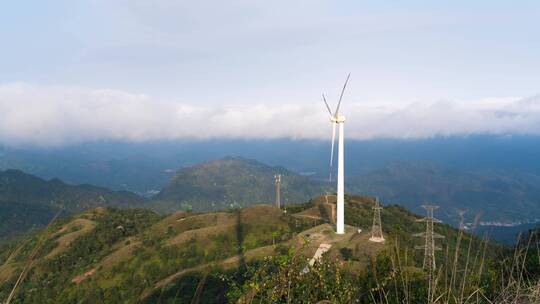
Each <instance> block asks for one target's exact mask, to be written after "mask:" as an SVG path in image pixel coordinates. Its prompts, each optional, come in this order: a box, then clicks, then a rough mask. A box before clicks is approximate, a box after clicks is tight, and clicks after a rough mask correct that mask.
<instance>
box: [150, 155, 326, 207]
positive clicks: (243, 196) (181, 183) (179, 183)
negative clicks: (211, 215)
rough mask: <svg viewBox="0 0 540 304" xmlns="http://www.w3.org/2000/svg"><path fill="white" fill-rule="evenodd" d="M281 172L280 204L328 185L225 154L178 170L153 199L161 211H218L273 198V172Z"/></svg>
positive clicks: (302, 197) (322, 191) (309, 194)
mask: <svg viewBox="0 0 540 304" xmlns="http://www.w3.org/2000/svg"><path fill="white" fill-rule="evenodd" d="M275 174H281V175H282V184H281V192H282V198H283V203H301V202H304V201H306V200H308V199H309V198H310V197H312V196H315V195H318V194H321V193H324V189H326V188H329V187H328V186H327V185H323V184H322V183H319V182H316V181H314V180H312V179H310V178H308V177H305V176H301V175H298V174H296V173H293V172H291V171H289V170H287V169H285V168H283V167H272V166H268V165H265V164H262V163H260V162H258V161H255V160H251V159H245V158H241V157H227V158H223V159H220V160H214V161H209V162H205V163H202V164H198V165H195V166H191V167H186V168H182V169H180V170H178V171H177V172H176V174H175V175H174V177H173V178H172V179H171V181H170V182H169V184H168V185H167V186H166V187H165V188H164V189H163V190H162V191H161V192H160V193H159V194H158V195H157V196H156V197H155V198H154V199H155V200H156V201H157V202H155V204H157V205H158V206H157V207H156V208H161V209H163V210H170V211H174V210H178V209H184V210H185V209H189V210H197V211H209V210H220V209H225V208H230V207H233V206H243V207H245V206H249V205H252V204H257V203H271V202H274V201H275V182H274V175H275Z"/></svg>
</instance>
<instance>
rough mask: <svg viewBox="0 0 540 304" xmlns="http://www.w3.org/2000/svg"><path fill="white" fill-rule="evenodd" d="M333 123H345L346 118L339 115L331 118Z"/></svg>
mask: <svg viewBox="0 0 540 304" xmlns="http://www.w3.org/2000/svg"><path fill="white" fill-rule="evenodd" d="M330 122H331V123H344V122H345V116H343V115H338V116H332V117H330Z"/></svg>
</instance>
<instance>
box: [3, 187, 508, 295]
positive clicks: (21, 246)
mask: <svg viewBox="0 0 540 304" xmlns="http://www.w3.org/2000/svg"><path fill="white" fill-rule="evenodd" d="M333 204H335V197H334V196H326V197H325V196H322V197H316V198H314V199H312V200H310V201H309V202H308V203H305V204H301V205H291V206H286V210H287V212H283V210H279V209H277V208H276V207H274V206H271V205H255V206H251V207H248V208H244V209H236V210H230V211H227V212H214V213H189V212H177V213H174V214H171V215H170V216H167V217H162V216H159V215H157V214H155V213H153V212H150V211H147V210H143V209H134V210H120V209H111V208H98V209H93V210H90V211H86V212H84V213H82V214H78V215H75V216H73V217H70V218H67V219H62V220H59V221H56V222H54V223H53V224H52V225H51V226H50V227H49V228H48V229H44V230H42V231H40V232H38V233H35V234H33V235H32V236H31V237H30V238H28V239H27V240H25V241H22V242H19V243H10V244H8V245H4V246H2V247H0V299H2V300H3V299H6V298H7V295H8V293H9V292H10V291H11V289H12V287H13V286H14V284H15V282H16V281H17V277H18V276H19V274H20V273H21V271H23V269H25V267H30V268H29V269H27V272H26V275H25V277H24V278H23V280H22V283H21V284H20V286H19V288H18V289H17V291H16V293H15V298H14V303H44V302H46V301H52V302H54V303H74V302H77V303H90V302H92V303H156V302H161V303H185V302H187V303H190V302H192V301H196V302H198V303H225V302H231V303H236V302H237V301H238V300H239V299H241V298H243V297H246V296H247V297H251V298H253V297H255V298H258V299H259V300H258V301H256V302H255V303H276V302H278V303H281V301H277V300H276V298H275V297H276V296H277V297H281V296H286V294H284V295H279V294H275V293H272V294H267V293H268V292H270V291H272V290H274V291H276V292H277V290H280V289H281V288H284V286H283V284H281V283H279V284H278V285H275V289H273V288H274V287H272V288H270V287H271V286H274V285H271V286H269V288H262V289H257V286H263V285H259V284H274V283H272V282H279V280H281V276H282V275H285V274H284V273H282V272H281V271H286V273H287V276H286V277H287V282H290V284H291V285H290V287H289V293H297V292H302V293H304V297H302V299H310V300H313V301H315V302H317V301H318V300H323V299H328V297H331V296H332V294H334V292H336V291H340V290H341V289H343V290H342V293H339V294H338V295H337V296H338V298H337V299H338V300H337V302H336V303H348V302H347V300H346V299H347V297H352V296H354V297H357V298H358V301H359V302H360V303H371V300H372V296H371V295H370V294H369V293H367V292H366V291H368V290H372V292H375V294H378V291H377V290H378V289H381V288H388V294H390V293H391V292H394V290H396V291H397V290H398V288H399V289H400V290H401V285H399V286H396V287H395V288H394V287H393V285H391V284H392V282H393V279H392V278H395V276H396V275H397V276H400V275H401V276H402V277H403V273H400V272H399V271H398V268H399V267H403V268H399V269H402V270H403V271H406V274H405V276H407V277H408V282H407V284H409V286H410V287H409V288H410V290H409V295H408V297H410V298H411V299H412V302H411V303H414V302H415V301H416V300H418V299H420V298H421V297H423V296H425V292H426V289H424V287H422V286H424V285H422V284H423V280H424V276H423V275H422V269H421V265H422V256H423V251H420V250H416V251H415V250H414V246H415V245H421V244H422V243H423V241H422V239H420V238H415V237H413V234H414V233H418V232H421V231H424V230H425V224H424V223H421V222H418V221H417V219H418V218H419V216H417V215H414V214H412V213H410V212H408V211H406V210H405V209H403V208H402V207H398V206H385V208H384V209H383V210H382V223H383V232H384V234H385V237H386V243H372V242H369V241H368V238H369V236H370V233H369V229H370V227H371V218H372V217H373V209H372V207H373V206H374V200H373V199H372V198H370V197H364V196H347V197H346V209H345V212H346V213H345V214H346V224H347V226H346V233H345V234H344V235H336V234H335V233H334V231H333V230H334V227H333V224H332V220H331V216H330V214H331V210H332V205H333ZM435 230H436V232H438V233H440V234H442V235H444V236H445V239H444V240H437V243H438V244H439V245H441V246H443V248H444V250H443V251H442V252H439V253H438V254H437V263H439V264H440V265H445V263H447V262H448V261H446V262H445V261H444V259H445V254H444V252H451V253H453V252H456V258H457V260H456V261H457V262H458V263H459V265H465V264H466V263H467V264H468V269H469V271H475V272H476V273H480V274H484V275H486V276H487V280H485V281H484V280H482V281H479V282H477V281H475V284H483V285H482V287H483V288H484V289H483V290H485V291H489V290H490V289H489V288H493V286H491V285H490V284H491V283H490V282H492V281H494V282H496V279H497V278H496V277H494V273H493V272H489V271H487V270H485V269H492V267H494V264H493V261H494V260H493V259H494V258H495V257H497V256H498V255H499V254H502V253H503V252H504V249H503V248H502V247H500V246H498V245H496V244H492V243H490V242H481V240H480V239H477V238H474V237H472V238H471V236H470V235H468V234H463V235H460V233H459V232H458V231H457V230H455V229H453V228H451V227H450V226H447V225H442V224H436V225H435ZM460 242H461V244H462V245H461V247H460V245H459V243H460ZM321 244H329V245H330V249H329V251H328V252H327V253H326V254H325V257H327V258H328V260H327V259H326V258H325V260H324V261H337V264H333V263H334V262H330V264H322V265H320V264H315V265H313V266H310V265H308V264H307V261H308V259H306V257H307V258H310V257H312V256H313V255H314V253H315V251H316V250H317V248H319V246H320V245H321ZM468 248H471V251H470V253H471V255H478V254H479V253H480V254H482V252H483V254H484V257H483V258H482V260H481V263H480V260H479V259H478V260H477V261H476V260H475V262H474V263H473V262H472V261H471V262H470V263H469V262H468V259H467V258H466V257H467V256H468V255H467V250H468ZM396 250H397V251H396ZM32 252H36V254H35V256H34V257H33V258H32ZM394 254H398V255H399V256H401V255H403V256H402V257H401V258H403V260H398V261H395V260H394V262H392V263H400V264H399V265H394V267H392V263H391V260H393V259H394V257H393V256H394ZM272 257H276V258H278V259H279V264H278V265H279V266H278V267H273V266H272V267H270V266H269V265H267V263H272ZM29 259H31V260H32V259H33V261H32V262H31V264H29V262H28V261H29ZM291 259H292V260H291ZM291 263H292V264H291ZM323 263H326V262H323ZM373 263H374V264H373ZM324 265H326V266H324ZM267 266H268V267H269V268H266V267H267ZM284 267H291V268H290V269H288V268H284ZM320 267H322V268H320ZM335 267H337V268H335ZM373 267H375V268H376V270H375V268H373ZM396 267H398V268H396ZM456 267H457V266H456ZM459 267H460V268H459V269H461V267H462V266H459ZM482 269H484V271H483V272H482ZM267 271H270V272H267ZM335 271H337V272H335ZM373 271H375V272H373ZM460 271H461V270H460ZM265 273H266V274H267V275H266V274H265ZM443 273H444V272H443ZM480 274H479V275H480ZM374 275H375V278H377V279H374ZM336 278H337V279H338V280H337V281H336V280H335V279H336ZM475 278H476V276H475ZM266 280H270V281H266ZM274 280H277V281H274ZM306 280H313V282H312V283H309V281H306ZM324 280H329V281H324ZM377 280H380V281H377ZM490 280H491V281H490ZM323 281H324V282H327V284H326V283H325V284H324V285H323V286H327V288H317V286H320V285H317V284H321V283H322V282H323ZM265 282H266V283H265ZM381 282H382V283H381ZM441 282H442V280H441ZM343 284H345V285H343ZM381 284H382V285H381ZM494 284H495V283H494ZM280 286H281V287H280ZM464 286H467V290H466V291H465V295H468V294H469V289H471V290H473V289H475V288H476V285H471V286H469V285H464ZM497 286H498V285H497ZM285 287H286V286H285ZM289 293H287V294H289ZM265 295H268V296H265ZM334 296H335V294H334ZM415 297H419V298H418V299H417V298H415ZM339 299H341V300H339ZM415 299H416V300H415ZM316 300H317V301H316ZM315 302H312V303H315ZM416 303H418V302H416Z"/></svg>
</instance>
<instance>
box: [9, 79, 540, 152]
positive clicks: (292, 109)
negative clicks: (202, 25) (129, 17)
mask: <svg viewBox="0 0 540 304" xmlns="http://www.w3.org/2000/svg"><path fill="white" fill-rule="evenodd" d="M343 109H344V114H345V115H346V117H347V122H346V135H347V138H349V139H352V138H355V139H369V138H380V137H389V138H425V137H432V136H438V135H443V136H446V135H468V134H482V133H490V134H540V97H539V96H536V97H532V98H528V99H520V98H499V99H495V98H491V99H482V100H473V101H438V102H432V103H369V102H349V101H347V100H345V102H344V106H343ZM329 133H330V123H329V121H328V117H327V114H326V112H325V109H324V106H323V104H322V102H321V103H310V104H306V103H298V104H285V105H275V103H272V104H264V103H259V104H251V105H236V106H230V105H223V106H197V105H193V104H190V103H182V102H174V101H167V100H159V99H157V98H153V97H152V96H147V95H143V94H133V93H129V92H123V91H118V90H107V89H103V90H100V89H91V88H85V87H66V86H41V85H33V84H28V83H14V84H5V85H0V143H3V144H7V145H42V146H54V145H62V144H69V143H76V142H84V141H92V140H127V141H146V140H159V139H179V138H195V139H209V138H245V139H251V138H268V139H271V138H296V139H328V138H329Z"/></svg>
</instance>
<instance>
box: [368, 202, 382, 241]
mask: <svg viewBox="0 0 540 304" xmlns="http://www.w3.org/2000/svg"><path fill="white" fill-rule="evenodd" d="M381 210H382V207H381V205H380V204H379V198H376V199H375V206H374V207H373V226H372V227H371V237H370V238H369V240H370V241H371V242H375V243H384V236H383V233H382V222H381Z"/></svg>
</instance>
